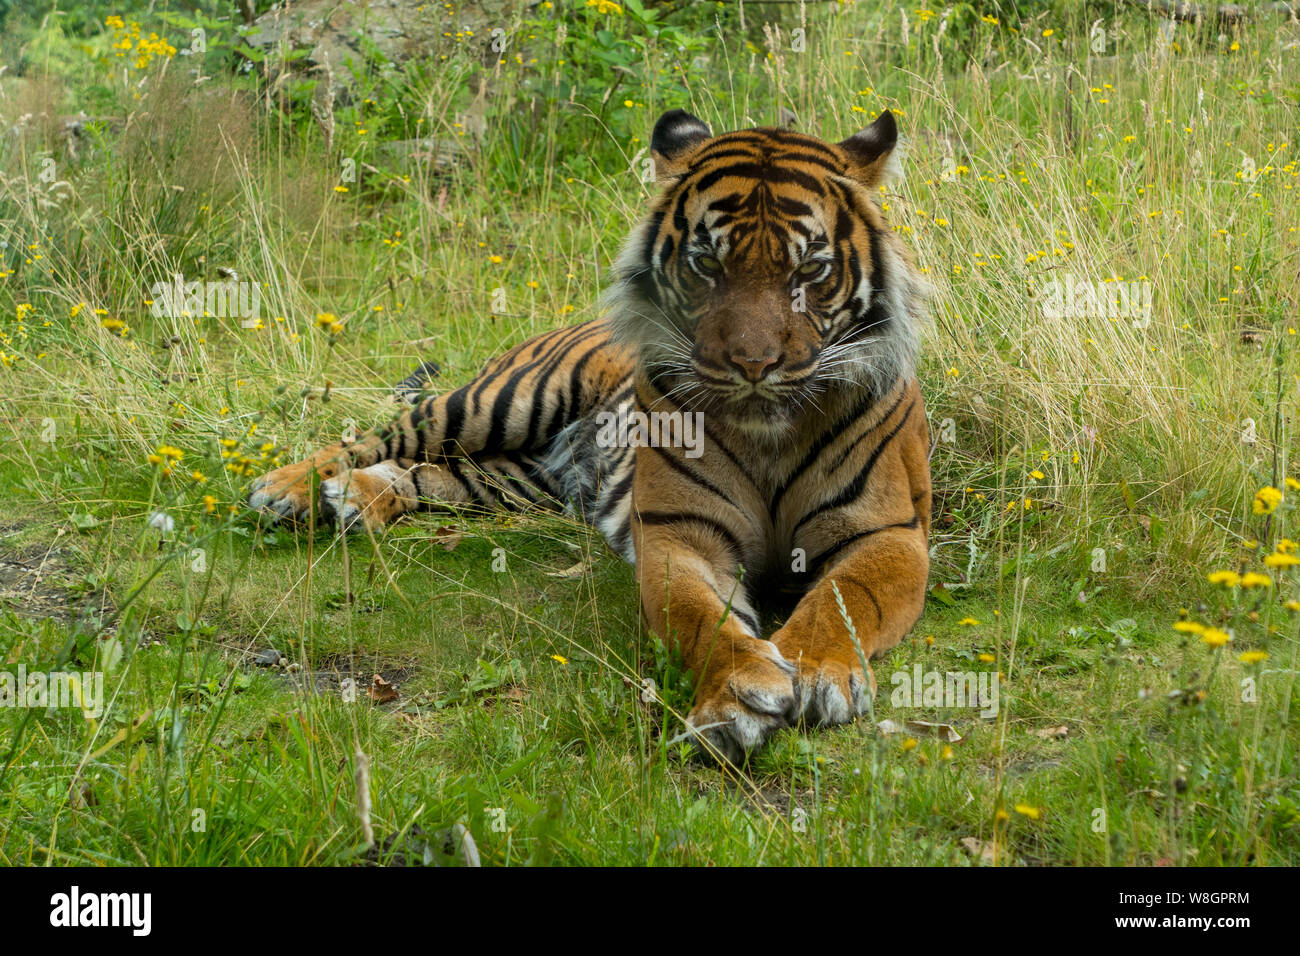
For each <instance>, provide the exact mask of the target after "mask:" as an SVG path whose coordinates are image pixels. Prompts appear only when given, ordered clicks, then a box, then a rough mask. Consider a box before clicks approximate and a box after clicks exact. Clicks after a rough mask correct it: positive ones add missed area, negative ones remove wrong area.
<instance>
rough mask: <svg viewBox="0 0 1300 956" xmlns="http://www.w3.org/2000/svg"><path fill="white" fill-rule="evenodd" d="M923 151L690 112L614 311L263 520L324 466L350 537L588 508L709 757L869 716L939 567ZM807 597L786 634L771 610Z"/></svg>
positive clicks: (271, 485) (676, 133)
mask: <svg viewBox="0 0 1300 956" xmlns="http://www.w3.org/2000/svg"><path fill="white" fill-rule="evenodd" d="M897 139H898V133H897V126H896V123H895V119H894V116H893V114H892V113H890V112H888V111H886V112H884V113H882V114H881V115H880V117H879V118H878V119H877V120H876V121H875V122H874V123H872V124H871V126H869V127H868V128H866V129H865V130H863V131H862V132H859V133H857V134H856V135H854V136H851V137H849V138H848V139H846V140H844V141H842V142H840V143H836V144H833V145H832V144H830V143H826V142H823V141H821V140H819V139H817V138H815V137H812V136H808V135H803V134H801V133H798V132H794V131H792V130H788V129H768V128H760V129H750V130H742V131H739V132H733V133H726V134H723V135H720V136H714V135H713V134H712V133H711V132H710V130H709V128H708V127H707V126H706V125H705V124H704V123H703V122H702V121H701V120H699V119H697V118H696V117H694V116H692V115H690V114H689V113H686V112H684V111H682V110H673V111H672V112H669V113H667V114H665V115H664V116H663V117H662V118H661V119H660V120H659V121H658V123H657V124H656V125H655V129H654V133H653V137H652V140H651V150H652V152H651V157H652V160H653V162H654V168H655V174H656V177H657V179H658V181H659V185H660V186H661V191H660V192H659V195H658V196H657V198H656V199H654V200H653V202H652V203H651V205H650V208H649V212H648V215H647V216H646V217H645V219H644V221H642V222H641V224H640V225H639V226H637V227H636V228H635V230H634V231H633V232H632V234H631V236H630V238H629V239H628V240H627V242H626V244H625V246H624V248H623V250H622V252H621V253H620V254H619V256H618V258H617V260H616V262H615V264H614V267H613V275H612V283H611V287H610V289H609V290H608V292H607V294H606V297H605V302H604V309H603V315H604V316H605V317H603V318H599V319H596V320H594V321H590V322H587V323H584V324H582V325H578V326H575V327H571V328H565V329H559V330H556V331H552V332H547V333H544V334H542V335H539V336H537V337H536V338H533V339H530V340H529V341H526V342H524V343H523V344H521V345H518V346H516V347H515V348H514V349H512V350H510V351H509V352H507V353H505V354H504V355H501V356H500V357H498V358H496V359H494V360H493V361H491V362H490V363H489V364H488V365H487V366H486V367H485V368H484V370H483V372H482V374H480V375H479V376H478V377H477V378H476V379H474V380H473V381H471V382H470V383H469V384H467V385H464V386H461V387H460V388H457V389H455V390H453V391H450V392H447V393H445V394H442V395H438V396H437V397H432V398H426V399H424V400H422V401H419V402H417V403H416V404H415V405H414V406H412V407H410V408H409V409H408V410H406V411H404V412H403V414H402V415H401V416H400V418H399V419H398V420H396V421H395V422H393V423H391V424H390V425H388V426H386V427H384V428H380V429H377V430H375V431H373V432H370V433H368V434H365V435H362V436H360V437H358V438H357V439H356V440H355V441H352V442H345V443H342V444H335V445H331V446H329V447H328V448H323V449H321V450H320V451H318V452H316V453H315V454H314V455H312V456H311V457H310V458H308V459H306V460H305V461H301V462H298V463H297V464H292V465H288V466H286V467H283V468H279V469H276V470H275V471H272V472H270V473H269V474H266V475H264V476H263V477H262V478H261V479H260V480H258V481H257V482H256V484H255V485H254V486H253V490H252V494H251V498H250V505H251V506H252V507H253V508H256V509H259V510H261V511H264V512H269V513H270V514H271V515H272V516H273V517H274V518H294V519H303V518H305V517H306V516H307V515H308V514H309V511H310V510H311V509H312V505H313V502H312V500H311V492H310V490H309V489H310V488H311V487H312V486H313V482H312V481H311V476H312V473H313V472H314V473H317V474H318V475H319V476H320V480H319V498H318V507H317V508H316V509H315V511H316V514H317V515H318V516H320V517H322V518H324V519H326V520H331V521H334V522H337V523H338V524H339V525H340V526H341V527H342V528H344V529H347V528H351V527H354V526H358V525H360V524H361V523H364V525H365V526H367V527H370V528H372V529H373V528H376V527H379V526H382V525H384V524H386V523H388V522H390V521H392V520H393V519H395V518H396V517H398V516H399V515H401V514H404V513H406V512H409V511H415V510H417V509H421V508H430V507H437V506H439V505H443V506H448V505H451V506H479V507H489V508H508V509H516V508H524V507H531V506H537V505H540V504H543V503H545V502H550V503H551V504H552V505H553V506H555V505H559V506H563V507H567V508H569V509H571V510H573V511H574V512H576V513H578V514H580V515H582V516H583V517H584V518H585V519H586V520H587V521H589V522H591V523H592V524H594V525H595V527H596V528H598V529H599V530H600V531H601V532H602V533H603V534H604V536H605V537H606V539H607V540H608V541H609V543H610V545H611V546H612V548H613V549H614V550H615V551H616V552H618V554H620V555H621V556H623V557H624V558H625V559H626V560H628V561H629V562H632V563H633V564H634V565H635V569H636V579H637V584H638V586H639V591H640V596H641V608H642V612H643V614H644V616H645V620H646V621H647V623H648V624H649V626H650V627H651V628H652V629H653V630H654V631H655V632H656V633H657V634H658V635H660V636H661V637H662V638H664V639H665V641H666V642H667V643H668V644H669V646H673V647H676V648H677V649H678V650H679V651H680V653H681V655H682V658H683V662H684V663H685V665H686V666H687V667H688V668H690V669H691V670H692V671H693V672H694V674H695V677H696V681H695V688H696V690H695V694H696V696H695V701H694V705H693V707H692V709H691V711H690V713H689V715H688V718H687V720H688V726H689V728H690V730H691V732H692V733H693V734H694V735H695V739H696V740H697V741H699V742H702V743H704V745H705V749H706V750H709V751H711V752H714V753H715V755H717V754H720V755H721V756H724V757H726V758H727V759H729V760H731V761H733V762H736V761H740V760H742V759H743V758H744V757H745V756H746V754H747V753H748V752H749V751H750V750H752V749H753V748H755V747H757V746H758V745H759V744H760V743H761V742H762V741H763V740H764V738H765V737H766V736H767V735H769V734H770V733H772V732H773V731H774V730H776V729H778V728H781V727H786V726H789V725H792V724H797V723H800V722H807V723H809V724H839V723H844V722H847V721H850V720H852V719H853V718H854V717H856V716H857V715H859V714H861V713H863V712H864V709H865V708H866V706H867V704H868V700H869V695H870V694H872V693H873V692H874V690H875V681H874V678H873V677H872V675H871V671H870V668H869V667H865V668H864V666H863V664H864V663H865V661H866V659H867V658H869V657H871V656H875V655H880V654H882V653H883V652H885V651H887V650H888V649H890V648H891V647H893V646H894V645H895V644H897V643H898V642H899V641H900V640H901V639H902V637H903V636H904V635H905V634H906V633H907V632H908V631H909V630H910V629H911V628H912V627H913V626H914V625H915V623H916V621H917V619H918V618H919V616H920V614H921V608H922V605H923V603H924V599H925V587H926V576H927V573H928V570H929V550H928V535H929V528H930V472H929V437H928V432H927V428H926V418H925V408H924V405H923V403H922V399H921V393H920V387H919V384H918V382H917V379H916V371H915V368H916V360H917V351H918V346H919V339H920V332H921V328H922V324H923V320H924V310H925V300H926V291H925V289H926V287H925V285H924V282H923V280H922V279H921V277H920V276H919V274H918V273H917V271H916V269H915V267H914V266H913V265H912V263H911V261H910V258H909V255H908V252H907V250H906V249H905V248H904V247H903V244H902V243H901V241H900V240H899V239H898V238H897V237H896V236H895V235H894V233H893V231H892V230H891V229H890V228H889V227H888V226H887V224H886V222H885V218H884V215H883V213H882V211H881V209H880V208H879V207H878V206H877V204H876V202H875V201H874V195H873V194H874V192H875V191H876V189H877V187H878V185H879V184H880V183H881V181H882V178H883V177H884V176H885V175H886V171H887V167H888V166H889V165H890V164H891V159H892V155H893V153H894V149H895V146H896V143H897ZM656 415H659V416H660V418H659V419H658V421H659V424H660V426H661V427H659V428H658V430H657V431H656V429H655V428H654V427H653V426H654V422H655V416H656ZM665 421H666V422H667V423H668V424H667V426H666V427H663V423H664V422H665ZM647 422H649V423H650V425H651V427H649V428H647V427H646V425H647ZM625 423H630V428H625V427H623V426H624V425H625ZM697 425H698V426H699V427H698V428H696V427H694V426H697ZM620 429H622V431H621V432H620ZM665 434H666V435H667V439H668V440H658V441H656V440H655V438H660V439H663V438H664V437H665ZM647 439H648V440H647ZM783 593H784V594H791V595H793V596H794V598H795V600H796V601H797V603H793V610H791V611H790V612H789V613H788V615H787V616H785V617H784V623H781V624H780V626H779V627H777V628H776V629H775V631H774V632H773V633H771V634H770V635H769V636H768V637H767V638H765V637H764V635H763V631H762V624H761V621H760V617H759V613H758V612H759V610H760V608H765V605H766V604H767V603H768V602H767V601H766V600H763V601H761V600H760V599H766V598H771V597H774V596H778V595H780V594H783ZM778 620H779V619H778ZM850 622H851V625H852V632H851V631H850ZM860 652H861V653H860Z"/></svg>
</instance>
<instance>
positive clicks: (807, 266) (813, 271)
mask: <svg viewBox="0 0 1300 956" xmlns="http://www.w3.org/2000/svg"><path fill="white" fill-rule="evenodd" d="M825 268H826V263H824V262H819V261H817V260H813V261H812V262H805V263H804V264H803V265H801V266H800V267H799V269H798V270H797V271H798V273H799V275H801V276H804V277H807V276H815V275H817V273H819V272H821V271H822V270H823V269H825Z"/></svg>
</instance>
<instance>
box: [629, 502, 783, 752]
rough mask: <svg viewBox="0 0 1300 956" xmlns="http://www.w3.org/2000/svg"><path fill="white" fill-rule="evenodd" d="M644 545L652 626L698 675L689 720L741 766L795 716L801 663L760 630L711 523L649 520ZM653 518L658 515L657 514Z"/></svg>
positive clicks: (642, 567)
mask: <svg viewBox="0 0 1300 956" xmlns="http://www.w3.org/2000/svg"><path fill="white" fill-rule="evenodd" d="M648 517H651V516H649V515H643V516H642V519H643V521H642V523H641V529H640V532H639V541H638V548H637V578H638V583H639V584H640V587H641V602H642V609H643V611H644V613H645V616H646V620H647V622H648V623H649V625H650V627H651V628H652V629H653V630H654V631H655V632H656V633H657V634H659V635H661V636H662V637H663V638H664V640H665V642H666V643H668V644H669V645H670V646H675V647H676V648H677V649H678V650H679V651H680V652H681V655H682V660H683V662H684V663H685V664H686V667H687V668H688V669H689V670H690V671H691V672H692V673H694V675H695V703H694V706H693V707H692V708H691V712H690V714H689V715H688V716H687V724H688V726H689V727H690V728H691V730H692V732H693V734H694V735H695V736H696V737H697V739H700V738H702V739H703V740H704V741H705V743H706V746H707V748H708V749H710V750H712V751H716V753H717V754H720V755H721V756H723V757H725V758H726V759H727V760H730V761H731V762H732V763H734V764H739V763H740V762H741V761H742V760H743V759H744V755H745V753H746V752H748V751H750V750H752V749H753V748H755V747H757V746H758V745H759V744H761V743H762V742H763V740H764V738H766V737H767V736H768V735H769V734H770V733H771V732H772V731H774V730H777V729H779V728H781V727H787V726H789V725H790V723H791V720H792V718H793V716H794V714H795V709H794V708H795V696H794V685H793V684H792V683H791V678H792V676H793V675H794V672H795V670H794V666H793V665H792V664H791V663H790V662H789V661H787V660H785V659H784V658H783V657H782V656H781V654H780V653H779V652H778V651H777V649H776V647H775V645H773V644H772V642H771V641H765V640H762V639H761V638H759V637H758V636H756V632H755V628H756V622H755V621H754V615H753V612H752V610H750V609H749V606H748V603H747V602H746V600H745V598H744V594H743V592H742V590H741V588H740V584H739V582H738V581H737V577H736V572H737V567H736V563H735V560H734V559H733V558H732V557H731V555H730V554H729V553H728V549H727V547H726V545H725V543H723V542H722V541H721V540H719V539H716V538H714V537H713V535H712V534H711V532H710V531H709V530H708V529H707V528H702V527H700V526H698V525H692V524H690V523H689V522H682V523H675V524H656V525H650V524H646V523H644V519H645V518H648ZM653 520H658V519H657V518H656V519H653Z"/></svg>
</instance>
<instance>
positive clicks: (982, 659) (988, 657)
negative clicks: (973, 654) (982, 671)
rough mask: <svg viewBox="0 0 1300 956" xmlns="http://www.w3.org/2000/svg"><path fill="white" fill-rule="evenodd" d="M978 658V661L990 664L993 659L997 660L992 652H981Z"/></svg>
mask: <svg viewBox="0 0 1300 956" xmlns="http://www.w3.org/2000/svg"><path fill="white" fill-rule="evenodd" d="M979 659H980V662H981V663H984V664H992V663H993V662H994V661H995V660H997V658H996V657H994V656H993V655H992V654H981V655H980V658H979Z"/></svg>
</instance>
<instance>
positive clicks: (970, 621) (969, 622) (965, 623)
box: [957, 617, 979, 627]
mask: <svg viewBox="0 0 1300 956" xmlns="http://www.w3.org/2000/svg"><path fill="white" fill-rule="evenodd" d="M978 623H979V621H977V620H975V618H973V617H963V618H962V619H961V620H960V621H958V622H957V626H958V627H974V626H975V625H976V624H978Z"/></svg>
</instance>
